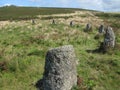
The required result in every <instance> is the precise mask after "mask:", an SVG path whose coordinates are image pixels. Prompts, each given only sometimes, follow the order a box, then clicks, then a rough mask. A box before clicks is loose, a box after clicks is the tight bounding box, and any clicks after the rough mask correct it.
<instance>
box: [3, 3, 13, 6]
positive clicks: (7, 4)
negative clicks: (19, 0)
mask: <svg viewBox="0 0 120 90" xmlns="http://www.w3.org/2000/svg"><path fill="white" fill-rule="evenodd" d="M11 5H12V4H9V3H6V4H4V5H3V6H11Z"/></svg>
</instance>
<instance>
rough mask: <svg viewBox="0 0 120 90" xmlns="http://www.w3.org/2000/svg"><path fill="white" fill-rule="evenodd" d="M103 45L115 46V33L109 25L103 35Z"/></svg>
mask: <svg viewBox="0 0 120 90" xmlns="http://www.w3.org/2000/svg"><path fill="white" fill-rule="evenodd" d="M104 46H106V47H114V46H115V34H114V32H113V30H112V28H111V27H107V29H106V33H105V37H104Z"/></svg>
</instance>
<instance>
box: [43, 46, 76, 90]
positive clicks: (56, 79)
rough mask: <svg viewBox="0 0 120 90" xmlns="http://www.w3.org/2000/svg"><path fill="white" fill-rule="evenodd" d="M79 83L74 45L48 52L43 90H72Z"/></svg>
mask: <svg viewBox="0 0 120 90" xmlns="http://www.w3.org/2000/svg"><path fill="white" fill-rule="evenodd" d="M76 83H77V72H76V56H75V52H74V48H73V46H72V45H66V46H62V47H58V48H55V49H51V50H49V51H48V52H47V55H46V61H45V71H44V76H43V90H71V88H72V87H73V86H74V85H76Z"/></svg>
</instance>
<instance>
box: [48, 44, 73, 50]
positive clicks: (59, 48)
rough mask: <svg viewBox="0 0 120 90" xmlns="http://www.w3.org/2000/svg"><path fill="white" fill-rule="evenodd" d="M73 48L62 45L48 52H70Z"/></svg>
mask: <svg viewBox="0 0 120 90" xmlns="http://www.w3.org/2000/svg"><path fill="white" fill-rule="evenodd" d="M73 49H74V48H73V46H72V45H64V46H61V47H57V48H52V49H50V50H49V51H71V50H73Z"/></svg>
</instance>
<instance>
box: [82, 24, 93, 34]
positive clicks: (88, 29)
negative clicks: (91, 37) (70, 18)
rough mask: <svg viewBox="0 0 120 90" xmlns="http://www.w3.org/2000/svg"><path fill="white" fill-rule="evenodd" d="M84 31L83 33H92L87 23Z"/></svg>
mask: <svg viewBox="0 0 120 90" xmlns="http://www.w3.org/2000/svg"><path fill="white" fill-rule="evenodd" d="M84 31H85V32H90V31H92V25H91V24H90V23H88V24H87V25H86V27H85V30H84Z"/></svg>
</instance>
